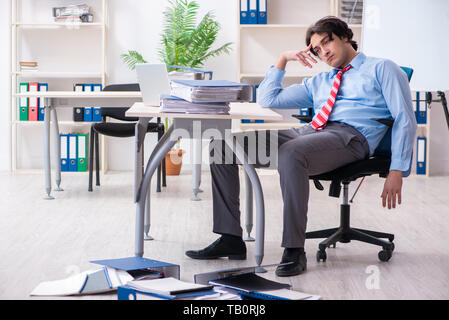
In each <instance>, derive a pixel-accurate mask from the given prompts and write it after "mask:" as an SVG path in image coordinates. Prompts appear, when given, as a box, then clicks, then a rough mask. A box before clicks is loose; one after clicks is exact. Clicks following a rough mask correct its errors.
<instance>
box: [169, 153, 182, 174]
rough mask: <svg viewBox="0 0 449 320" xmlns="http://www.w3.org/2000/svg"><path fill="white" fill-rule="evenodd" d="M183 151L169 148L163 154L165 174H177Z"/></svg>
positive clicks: (180, 165) (179, 170)
mask: <svg viewBox="0 0 449 320" xmlns="http://www.w3.org/2000/svg"><path fill="white" fill-rule="evenodd" d="M183 153H184V150H170V151H169V152H168V153H167V154H166V155H165V174H166V175H167V176H179V173H180V172H181V167H182V155H183Z"/></svg>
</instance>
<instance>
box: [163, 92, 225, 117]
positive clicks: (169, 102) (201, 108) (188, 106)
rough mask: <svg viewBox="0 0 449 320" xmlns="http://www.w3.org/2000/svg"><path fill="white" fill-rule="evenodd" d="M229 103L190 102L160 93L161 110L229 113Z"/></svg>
mask: <svg viewBox="0 0 449 320" xmlns="http://www.w3.org/2000/svg"><path fill="white" fill-rule="evenodd" d="M229 110H230V108H229V103H227V102H217V103H191V102H189V101H186V100H183V99H181V98H178V97H175V96H169V95H161V109H160V111H161V112H173V113H196V114H198V113H199V114H229Z"/></svg>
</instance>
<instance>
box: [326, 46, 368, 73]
mask: <svg viewBox="0 0 449 320" xmlns="http://www.w3.org/2000/svg"><path fill="white" fill-rule="evenodd" d="M365 60H366V56H365V54H364V53H363V52H359V53H358V54H357V55H356V56H355V57H354V58H353V59H352V60H351V62H350V63H349V64H350V65H351V66H352V68H354V69H356V70H357V69H359V68H360V66H361V65H362V64H363V63H364V62H365ZM340 70H341V69H340V68H334V69H332V70H331V71H330V72H329V73H330V76H331V77H333V76H335V75H336V74H337V72H338V71H340Z"/></svg>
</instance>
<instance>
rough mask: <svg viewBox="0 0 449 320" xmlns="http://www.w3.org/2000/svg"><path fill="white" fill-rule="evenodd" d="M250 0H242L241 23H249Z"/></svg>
mask: <svg viewBox="0 0 449 320" xmlns="http://www.w3.org/2000/svg"><path fill="white" fill-rule="evenodd" d="M248 1H249V0H240V24H248V23H249V13H248Z"/></svg>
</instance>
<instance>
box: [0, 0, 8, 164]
mask: <svg viewBox="0 0 449 320" xmlns="http://www.w3.org/2000/svg"><path fill="white" fill-rule="evenodd" d="M0 39H2V42H3V45H2V47H1V49H0V110H2V111H1V113H0V115H1V116H0V150H1V151H0V170H1V171H4V170H9V112H8V109H9V91H8V88H9V87H8V83H9V45H8V44H9V1H0Z"/></svg>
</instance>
